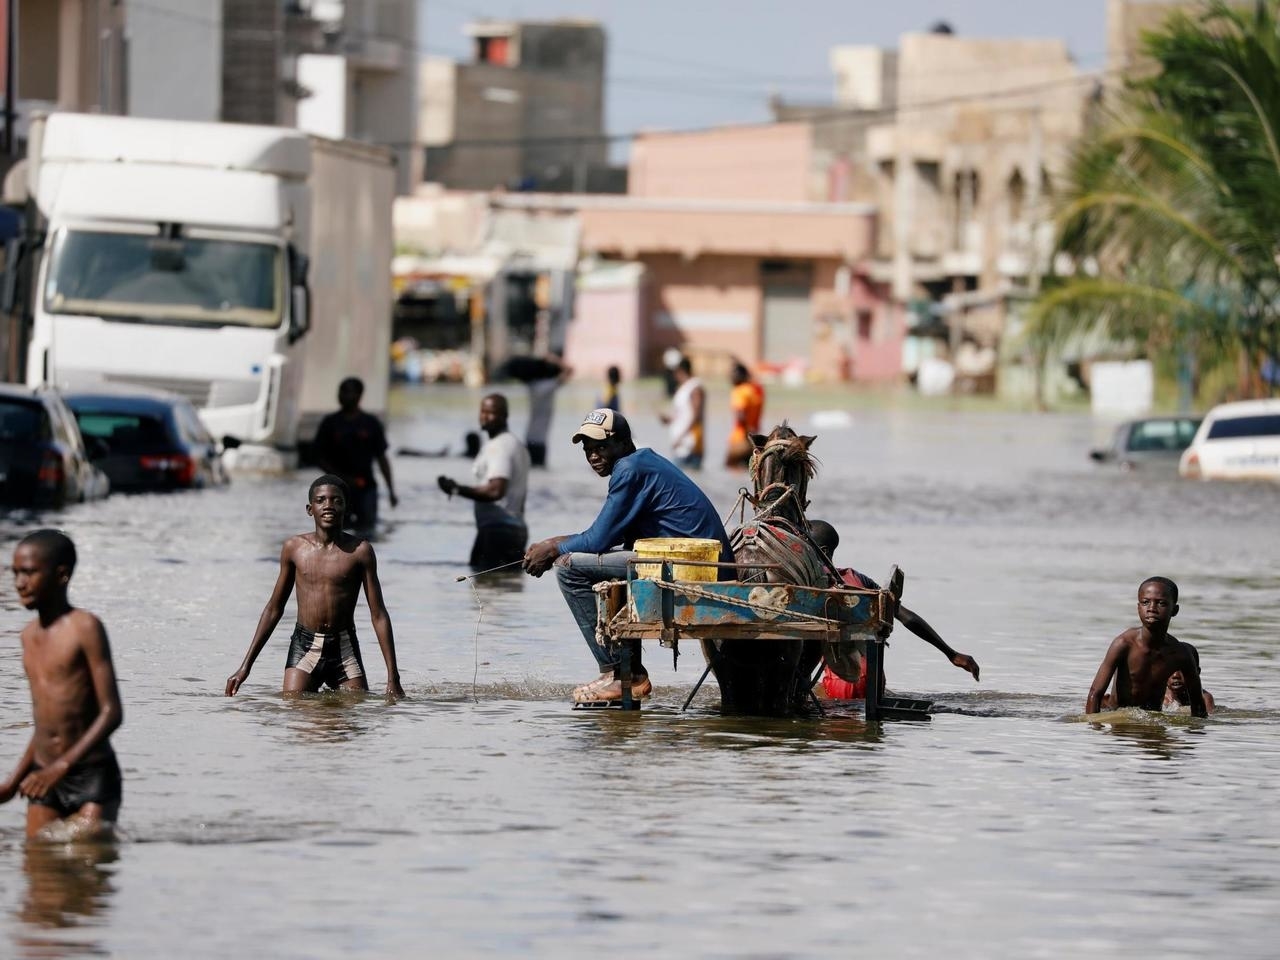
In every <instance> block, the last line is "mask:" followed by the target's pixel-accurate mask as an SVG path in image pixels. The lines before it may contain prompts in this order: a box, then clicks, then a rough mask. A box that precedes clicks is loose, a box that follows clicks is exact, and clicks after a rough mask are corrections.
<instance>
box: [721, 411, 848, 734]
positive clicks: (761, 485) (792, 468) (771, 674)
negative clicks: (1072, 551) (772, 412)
mask: <svg viewBox="0 0 1280 960" xmlns="http://www.w3.org/2000/svg"><path fill="white" fill-rule="evenodd" d="M815 439H816V438H815V437H802V436H800V435H799V434H797V433H796V432H795V431H794V430H792V429H791V427H790V426H788V425H787V424H786V423H785V422H784V423H782V424H781V425H779V426H777V427H775V428H774V429H773V431H772V432H771V433H770V434H769V435H768V436H762V435H759V434H756V435H753V436H752V437H751V444H752V453H751V459H750V463H749V469H750V474H751V481H752V485H753V487H754V494H753V495H751V496H750V497H748V500H749V502H750V503H751V506H752V508H753V510H754V513H755V516H754V517H752V518H751V519H750V520H748V521H747V522H745V523H743V524H742V525H741V526H739V527H738V528H737V529H736V530H734V532H733V534H732V535H731V536H730V538H729V542H730V546H732V548H733V553H734V560H735V563H736V564H737V568H738V579H739V580H740V581H742V582H744V583H789V584H795V585H797V586H809V587H826V586H828V585H829V584H830V582H831V576H830V570H831V565H830V562H829V561H828V560H827V559H826V557H825V556H824V555H823V554H822V551H821V550H819V549H818V546H817V544H815V543H814V542H813V539H812V537H811V536H810V534H809V522H808V520H807V519H806V518H805V509H806V508H807V507H808V505H809V502H808V499H807V492H808V487H809V481H810V480H811V479H812V478H813V476H814V474H815V473H816V469H817V461H816V460H815V459H814V457H813V455H812V454H811V453H810V452H809V448H810V446H811V445H812V444H813V441H814V440H815ZM757 564H758V565H759V566H755V565H757ZM703 652H704V653H705V654H706V656H707V660H708V662H709V663H710V664H711V666H712V669H713V670H714V672H715V675H716V680H717V681H718V682H719V684H720V693H721V710H722V711H724V712H726V713H747V714H755V715H764V716H790V715H792V714H795V713H802V712H805V710H806V709H807V705H808V702H809V699H810V694H809V683H810V678H811V677H812V675H813V674H814V672H815V670H816V668H817V666H818V664H819V662H821V659H822V641H821V640H818V639H806V640H799V639H790V640H781V639H759V640H747V639H733V640H727V641H726V640H704V641H703Z"/></svg>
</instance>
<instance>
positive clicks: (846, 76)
mask: <svg viewBox="0 0 1280 960" xmlns="http://www.w3.org/2000/svg"><path fill="white" fill-rule="evenodd" d="M830 63H831V70H832V73H833V74H834V76H835V90H834V96H833V99H832V102H831V103H822V104H815V103H788V102H787V101H785V100H783V99H781V98H777V97H775V98H774V99H773V100H772V101H771V102H770V108H771V109H772V112H773V118H774V120H775V121H777V122H779V123H806V124H808V125H809V127H810V133H811V138H812V146H811V156H812V162H811V169H810V175H809V182H808V196H809V199H812V200H830V201H834V202H847V201H851V200H864V201H865V200H871V199H873V198H874V197H875V196H876V177H875V166H874V164H872V163H871V162H870V161H869V160H868V158H867V131H868V130H869V129H870V127H871V126H872V125H874V124H875V123H877V122H883V121H884V120H885V119H887V118H888V117H889V116H891V115H892V113H893V111H894V110H895V109H896V107H897V104H898V54H897V51H896V50H884V49H882V48H880V47H868V46H847V47H834V48H832V50H831V56H830Z"/></svg>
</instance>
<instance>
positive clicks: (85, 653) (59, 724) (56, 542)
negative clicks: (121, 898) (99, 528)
mask: <svg viewBox="0 0 1280 960" xmlns="http://www.w3.org/2000/svg"><path fill="white" fill-rule="evenodd" d="M75 567H76V548H75V545H74V544H73V543H72V542H71V539H70V538H69V537H67V536H66V535H65V534H63V533H59V532H58V531H57V530H37V531H35V532H34V533H31V534H28V535H27V536H26V537H24V538H23V539H22V541H21V542H20V543H19V544H18V546H17V549H15V550H14V551H13V585H14V588H15V589H16V590H17V593H18V599H19V601H21V603H22V605H23V606H24V607H26V608H27V609H28V610H35V611H36V618H35V619H34V620H32V621H31V622H30V623H29V624H27V625H26V627H24V628H23V630H22V666H23V669H25V670H26V673H27V680H28V682H29V683H30V684H31V706H32V713H33V715H34V719H35V731H34V732H33V734H32V736H31V742H30V743H29V744H27V749H26V752H25V753H23V755H22V759H21V760H19V761H18V766H17V767H16V768H15V769H14V771H13V773H12V774H11V775H10V777H9V779H8V780H6V781H4V782H3V783H0V803H5V802H7V801H9V800H11V799H13V796H14V794H16V793H20V794H22V796H24V797H26V798H27V799H28V800H29V801H30V804H29V805H28V807H27V836H28V837H39V838H40V839H47V840H57V841H62V842H66V841H70V840H80V839H89V838H92V837H97V836H101V835H103V834H105V833H109V832H110V829H111V825H112V824H113V823H114V822H115V819H116V816H117V814H118V813H119V812H120V798H121V782H120V766H119V764H118V763H116V755H115V752H114V751H113V750H112V749H111V744H110V743H109V742H108V740H107V738H108V737H110V736H111V734H112V733H113V732H115V730H116V728H117V727H119V726H120V721H121V720H123V719H124V711H123V709H122V708H121V706H120V691H119V689H118V688H117V687H116V672H115V667H113V666H112V664H111V647H110V646H109V645H108V644H107V634H106V631H105V630H103V629H102V621H100V620H99V619H98V618H97V617H95V616H94V615H93V614H91V613H89V612H88V611H87V610H77V609H76V608H75V607H73V606H71V604H70V602H68V600H67V585H68V584H69V583H70V581H71V574H72V572H73V571H74V570H75Z"/></svg>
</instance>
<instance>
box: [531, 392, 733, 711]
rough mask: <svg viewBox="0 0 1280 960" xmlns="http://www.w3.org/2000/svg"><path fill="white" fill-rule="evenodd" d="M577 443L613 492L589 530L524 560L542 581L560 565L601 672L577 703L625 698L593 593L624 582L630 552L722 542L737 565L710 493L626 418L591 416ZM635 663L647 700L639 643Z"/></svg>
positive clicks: (636, 691)
mask: <svg viewBox="0 0 1280 960" xmlns="http://www.w3.org/2000/svg"><path fill="white" fill-rule="evenodd" d="M573 442H574V443H581V444H582V452H583V453H584V454H585V455H586V458H587V463H588V464H589V465H590V467H591V469H592V470H594V471H595V472H596V474H597V475H599V476H601V477H608V478H609V494H608V496H607V497H606V498H605V501H604V506H602V507H601V508H600V513H599V515H598V516H597V517H596V519H595V522H594V523H592V524H591V526H589V527H588V528H587V529H586V530H584V531H582V532H581V533H577V534H573V535H572V536H563V537H551V538H550V539H548V540H543V541H541V542H539V543H535V544H534V545H533V546H531V547H530V548H529V549H528V551H527V552H526V553H525V555H524V569H525V571H526V572H528V573H529V574H531V575H532V576H535V577H540V576H542V575H543V574H544V573H546V572H547V571H548V570H550V569H551V567H552V565H554V566H555V568H556V579H557V580H559V582H560V592H561V593H563V594H564V599H565V602H566V603H568V604H569V612H570V613H572V614H573V618H574V620H576V621H577V622H578V628H579V629H580V630H581V631H582V637H583V639H584V640H586V641H587V647H588V648H589V649H590V650H591V653H592V655H594V656H595V658H596V663H597V664H599V666H600V676H599V677H598V678H597V679H595V680H593V681H591V682H590V683H586V684H583V685H582V686H580V687H578V688H577V689H576V690H574V692H573V698H574V701H575V702H578V703H583V702H586V701H595V700H619V699H621V697H622V685H621V683H620V682H619V681H618V678H617V668H618V663H617V660H616V659H615V658H614V656H613V655H612V654H611V653H610V652H609V651H607V650H605V649H604V648H603V647H601V646H600V644H598V643H597V642H596V598H595V593H594V592H593V590H592V587H594V586H595V585H596V584H597V583H602V582H604V581H606V580H625V579H626V577H627V561H628V560H630V559H632V558H633V557H634V556H635V552H634V551H633V550H632V546H633V545H634V544H635V542H636V541H637V540H640V539H643V538H645V537H698V538H704V539H708V540H719V541H720V561H721V562H722V563H731V562H732V561H733V551H732V550H731V549H730V548H729V538H728V536H727V535H726V534H725V532H724V524H722V523H721V522H720V517H719V516H718V515H717V514H716V511H715V508H714V507H713V506H712V505H711V501H710V500H708V499H707V495H706V494H705V493H703V492H702V491H701V490H700V489H699V488H698V485H697V484H696V483H694V482H693V481H692V480H690V479H689V478H688V476H686V475H685V474H684V473H683V472H682V471H681V470H680V468H679V467H677V466H676V465H675V464H673V463H672V462H671V461H670V460H667V459H666V458H665V457H660V456H659V455H658V454H656V453H654V452H653V451H652V450H650V449H648V448H645V449H643V450H637V449H636V445H635V443H634V442H633V441H632V439H631V425H630V424H629V423H627V418H626V417H624V416H623V415H622V414H620V413H618V412H617V411H615V410H609V409H603V408H602V409H599V410H592V411H591V412H590V413H588V414H587V416H586V419H585V420H583V421H582V426H581V427H579V428H578V432H577V433H575V434H574V435H573ZM631 662H632V687H631V695H632V696H633V697H637V698H639V697H646V696H648V695H649V693H650V692H651V691H652V689H653V684H651V683H650V682H649V675H648V674H647V673H646V672H645V669H644V666H643V665H642V664H641V662H640V644H639V642H638V641H637V642H636V643H635V647H634V653H633V656H632V660H631Z"/></svg>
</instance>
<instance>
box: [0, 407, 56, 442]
mask: <svg viewBox="0 0 1280 960" xmlns="http://www.w3.org/2000/svg"><path fill="white" fill-rule="evenodd" d="M48 439H49V418H48V417H46V416H45V413H44V409H43V408H42V407H40V406H39V405H37V404H34V403H15V402H13V401H8V400H6V401H3V402H0V442H8V443H14V442H17V443H29V442H31V441H33V440H48Z"/></svg>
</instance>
